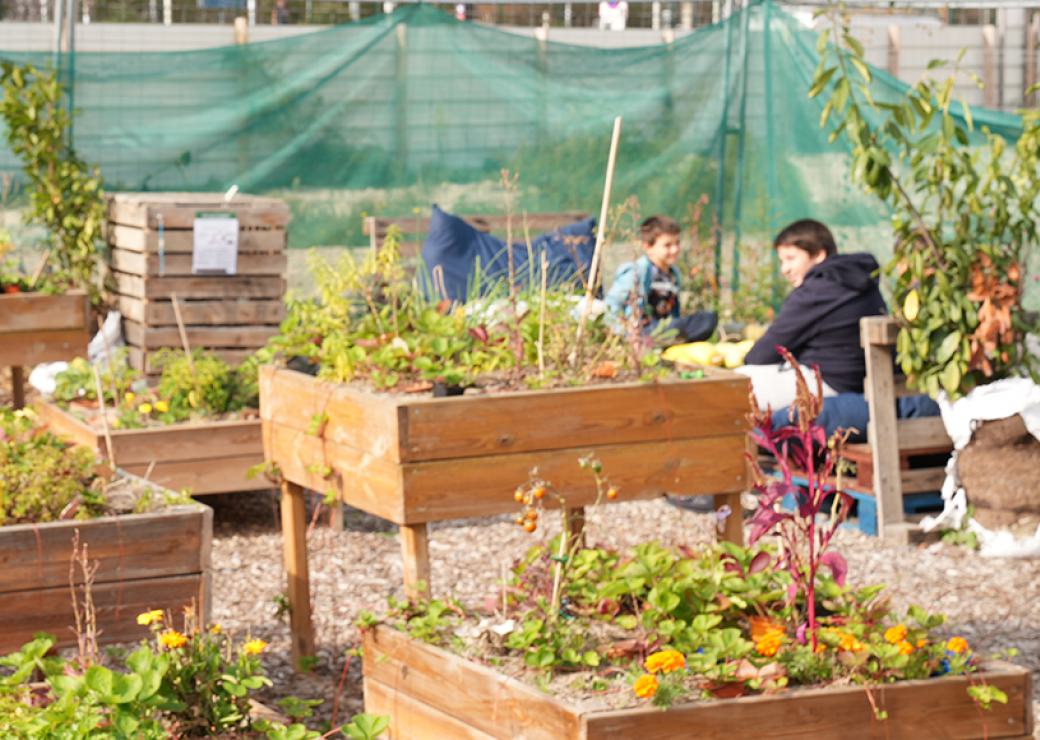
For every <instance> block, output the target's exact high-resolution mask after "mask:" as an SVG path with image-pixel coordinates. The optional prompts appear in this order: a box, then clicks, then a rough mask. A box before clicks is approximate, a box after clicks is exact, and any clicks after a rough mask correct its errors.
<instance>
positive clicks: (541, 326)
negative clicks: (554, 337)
mask: <svg viewBox="0 0 1040 740" xmlns="http://www.w3.org/2000/svg"><path fill="white" fill-rule="evenodd" d="M548 268H549V258H548V257H546V256H545V250H544V249H543V250H542V295H541V302H540V303H539V306H538V379H539V380H545V296H546V293H547V292H548V288H549V269H548Z"/></svg>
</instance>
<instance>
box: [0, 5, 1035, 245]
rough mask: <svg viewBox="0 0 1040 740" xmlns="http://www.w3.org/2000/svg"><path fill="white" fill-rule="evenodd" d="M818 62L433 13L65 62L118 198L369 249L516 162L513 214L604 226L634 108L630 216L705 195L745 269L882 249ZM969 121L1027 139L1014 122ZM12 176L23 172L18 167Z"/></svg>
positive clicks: (478, 198) (734, 24) (788, 22)
mask: <svg viewBox="0 0 1040 740" xmlns="http://www.w3.org/2000/svg"><path fill="white" fill-rule="evenodd" d="M0 57H2V58H7V59H13V60H16V61H32V62H34V63H37V64H43V65H47V64H50V63H52V56H51V55H50V54H21V53H19V54H15V53H4V52H0ZM817 59H818V57H817V53H816V34H815V33H814V32H812V31H810V30H807V29H805V28H804V27H802V26H800V25H799V24H798V23H797V21H795V20H794V19H793V18H792V17H791V16H789V15H787V14H786V13H785V12H784V11H783V9H782V8H781V7H780V6H779V5H777V4H775V3H774V2H772V1H771V0H763V1H760V2H757V3H754V4H752V5H751V6H749V7H748V8H746V9H745V10H743V11H741V12H739V13H737V14H735V15H733V16H732V17H730V18H729V19H728V20H726V21H725V22H723V23H720V24H717V25H714V26H710V27H707V28H704V29H701V30H698V31H695V32H693V33H691V34H689V35H686V36H683V37H682V38H680V39H677V40H675V41H674V42H673V43H670V44H664V43H662V44H659V45H656V46H653V47H641V48H625V49H596V48H589V47H585V46H573V45H567V44H559V43H553V42H545V41H539V40H538V39H536V38H533V37H528V36H523V35H519V34H515V33H510V32H506V31H501V30H497V29H495V28H490V27H486V26H480V25H477V24H473V23H464V22H458V21H456V20H455V19H453V18H452V17H451V16H449V15H448V14H446V13H444V12H442V11H439V10H436V9H434V8H431V7H428V6H424V5H421V4H420V5H409V6H403V7H400V8H399V9H398V10H397V11H396V12H394V13H393V14H392V15H386V16H378V17H375V18H372V19H369V20H365V21H362V22H359V23H354V24H347V25H342V26H336V27H333V28H329V29H327V30H323V31H318V32H315V33H311V34H307V35H303V36H297V37H293V38H288V39H284V40H277V41H270V42H264V43H253V44H246V45H242V46H231V47H224V48H218V49H210V50H202V51H186V52H162V53H137V52H135V53H92V52H86V53H78V54H76V55H75V56H74V57H70V56H64V57H62V59H61V61H60V64H61V74H62V76H63V78H64V79H65V80H66V82H67V84H68V86H69V89H70V90H71V92H72V98H73V100H74V105H75V108H76V109H77V110H78V111H79V114H78V117H77V118H76V123H75V145H76V148H77V149H78V151H79V152H80V154H81V155H82V156H83V157H84V158H85V159H86V160H87V161H90V162H94V163H97V164H99V165H100V166H101V169H102V174H103V176H104V178H105V180H106V184H107V187H108V189H110V190H120V189H122V190H191V191H198V190H212V191H222V190H224V189H226V188H228V187H229V186H231V185H232V184H237V185H238V186H239V187H240V188H241V189H242V190H243V191H248V192H257V193H268V194H273V195H277V196H279V197H283V198H285V199H287V200H288V201H289V203H290V204H291V206H292V210H293V216H294V220H293V224H292V227H291V237H290V239H291V241H290V244H291V246H313V245H358V244H363V243H365V240H364V238H363V237H362V236H361V233H360V228H361V223H360V221H361V219H360V216H361V214H362V213H363V212H367V213H370V214H373V213H376V214H381V215H407V214H411V213H413V212H415V210H416V209H422V210H423V211H425V210H426V209H427V208H428V207H429V205H430V203H431V202H438V203H440V204H441V205H442V206H443V207H445V208H448V209H454V210H457V211H466V212H502V211H503V209H504V197H505V194H504V193H503V189H502V187H501V186H500V184H499V183H500V175H499V173H500V170H501V169H502V168H508V169H509V170H511V171H514V172H517V173H519V190H518V192H517V193H516V194H515V208H516V209H517V211H520V210H527V211H529V212H536V211H563V210H574V209H581V210H586V211H588V212H590V213H596V212H598V208H599V201H600V197H601V192H602V184H603V175H604V168H605V164H606V158H607V150H608V143H609V137H610V131H611V123H612V120H613V118H614V116H616V115H621V116H623V117H624V132H623V136H622V144H621V150H620V153H619V160H618V165H617V174H616V181H615V188H614V193H615V198H614V200H615V202H621V201H623V200H624V199H626V198H628V197H630V196H636V197H637V198H638V200H639V204H640V209H641V211H642V213H643V214H644V215H646V214H649V213H651V212H663V213H670V214H673V215H675V216H677V217H683V216H685V214H687V213H688V209H689V206H690V204H692V203H694V202H696V201H697V200H698V199H699V198H701V197H702V196H706V197H707V199H708V205H707V207H706V209H705V211H704V213H705V218H704V220H705V222H706V223H707V224H708V225H710V224H711V223H712V222H714V223H715V224H716V225H717V227H718V229H717V231H718V233H721V235H722V241H723V243H724V244H726V245H728V247H727V248H728V249H729V250H731V253H732V254H735V255H739V249H735V248H734V246H733V245H740V244H742V243H744V242H746V241H748V240H752V241H759V242H765V241H767V240H768V238H769V237H770V235H771V234H772V233H774V232H775V231H776V230H777V229H778V228H779V227H781V226H782V225H784V223H786V222H788V221H790V220H792V219H795V218H801V217H805V216H811V217H815V218H818V219H820V220H822V221H825V222H826V223H828V224H830V225H832V226H833V227H834V228H835V230H836V232H837V233H838V235H839V237H840V239H841V241H842V242H843V248H845V249H853V248H863V249H869V250H871V251H874V252H877V253H879V255H882V256H883V254H884V252H885V251H886V248H887V241H888V237H887V236H886V228H885V224H886V221H887V215H886V213H885V212H884V211H883V210H882V209H881V208H880V206H879V205H878V204H877V203H876V202H875V201H874V200H873V199H872V198H871V197H870V196H867V195H865V194H864V193H862V192H861V191H860V190H859V189H858V187H857V186H855V185H854V184H853V183H852V182H851V179H850V176H849V169H848V155H847V149H846V146H845V143H844V141H843V140H841V139H839V140H838V141H836V142H835V143H832V144H829V143H828V141H827V134H826V132H824V131H821V130H820V128H819V126H818V120H819V116H820V112H821V104H820V103H818V102H817V101H816V100H810V99H809V98H808V97H807V96H806V93H807V90H808V88H809V86H810V79H811V77H812V74H813V70H814V68H815V67H816V64H817ZM874 86H875V93H876V96H877V97H879V98H882V99H883V98H885V97H886V96H895V95H899V94H900V92H901V91H902V90H903V89H905V88H904V86H903V84H902V83H900V82H899V81H897V80H895V79H893V78H891V77H890V76H888V75H886V74H884V73H882V72H878V73H877V74H876V76H875V82H874ZM974 118H975V123H976V126H979V125H988V126H989V127H990V128H992V129H993V130H996V131H999V132H1001V133H1003V134H1005V135H1006V136H1008V137H1010V138H1015V137H1016V136H1017V135H1018V132H1019V130H1020V121H1019V119H1018V118H1017V117H1015V116H1012V115H1008V114H1001V113H997V112H992V111H976V112H975V115H974ZM0 171H8V172H15V171H17V163H16V162H15V161H14V160H13V158H12V157H11V155H10V153H8V152H0Z"/></svg>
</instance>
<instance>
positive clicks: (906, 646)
mask: <svg viewBox="0 0 1040 740" xmlns="http://www.w3.org/2000/svg"><path fill="white" fill-rule="evenodd" d="M896 647H898V648H899V654H900V655H909V654H910V653H912V652H914V646H913V645H911V644H910V643H909V642H907V641H906V640H901V641H900V642H899V643H897V645H896Z"/></svg>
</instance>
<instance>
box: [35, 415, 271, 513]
mask: <svg viewBox="0 0 1040 740" xmlns="http://www.w3.org/2000/svg"><path fill="white" fill-rule="evenodd" d="M36 410H37V412H38V413H39V415H40V419H41V420H42V421H43V422H45V423H46V424H47V426H48V427H50V429H51V431H53V432H54V433H55V434H57V435H58V436H59V437H64V438H65V439H68V440H70V441H72V442H74V443H75V444H77V445H81V446H83V447H89V448H90V449H92V450H95V451H96V452H97V453H98V455H99V456H101V457H103V458H107V457H108V447H107V445H106V444H105V435H104V432H103V431H102V430H100V429H95V428H94V427H92V426H90V425H88V424H87V423H86V422H84V421H82V420H80V419H78V418H76V417H75V416H73V415H72V414H70V413H69V412H67V411H65V410H64V409H62V408H61V407H60V406H58V405H56V404H54V403H50V402H48V401H39V402H37V404H36ZM109 435H110V436H111V439H112V454H113V455H114V456H115V458H116V459H115V463H116V465H118V466H119V467H120V468H122V469H123V470H126V471H127V472H129V473H133V474H135V475H144V474H145V473H146V472H148V469H149V467H151V466H152V464H153V463H154V464H155V466H154V468H153V469H152V471H151V474H150V475H149V476H148V480H150V481H152V482H153V483H155V484H157V485H160V486H163V487H165V488H171V489H173V490H175V491H181V490H185V489H186V490H187V491H188V492H189V493H190V494H191V495H193V496H203V495H206V494H208V493H228V492H231V491H258V490H264V489H269V488H271V484H270V483H269V482H268V481H267V479H266V478H264V477H263V476H256V477H254V478H252V479H250V478H248V477H247V476H246V471H248V470H249V468H250V467H252V466H254V465H258V464H260V463H262V462H263V461H264V448H263V441H262V438H261V435H260V420H259V419H248V420H242V421H210V422H198V423H190V424H189V423H184V424H172V425H170V426H166V427H157V428H150V429H111V430H109Z"/></svg>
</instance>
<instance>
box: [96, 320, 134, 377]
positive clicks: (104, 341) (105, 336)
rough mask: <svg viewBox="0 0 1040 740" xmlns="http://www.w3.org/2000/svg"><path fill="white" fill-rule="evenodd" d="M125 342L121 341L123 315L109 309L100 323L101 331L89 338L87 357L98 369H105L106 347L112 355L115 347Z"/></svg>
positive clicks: (106, 362)
mask: <svg viewBox="0 0 1040 740" xmlns="http://www.w3.org/2000/svg"><path fill="white" fill-rule="evenodd" d="M125 344H126V342H124V341H123V315H122V314H120V313H119V311H109V312H108V316H106V317H105V321H104V323H102V324H101V331H99V332H98V333H97V334H95V335H94V337H93V338H92V339H91V340H90V344H88V345H87V359H88V360H90V364H91V365H96V366H97V368H98V369H99V370H105V369H106V368H107V367H108V363H109V362H110V358H108V357H105V349H106V347H107V348H108V350H110V351H111V352H112V354H113V355H114V354H115V350H116V348H117V347H122V346H124V345H125Z"/></svg>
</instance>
